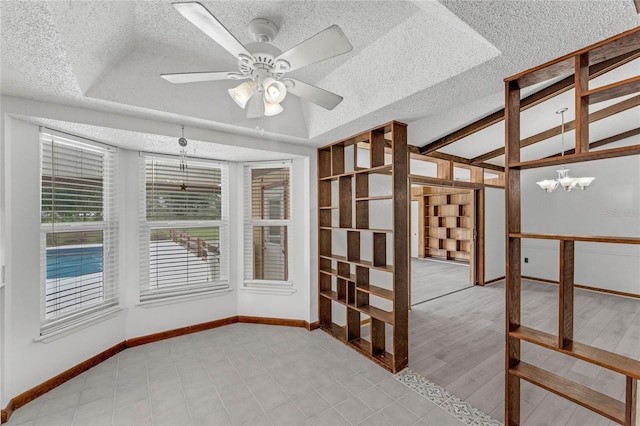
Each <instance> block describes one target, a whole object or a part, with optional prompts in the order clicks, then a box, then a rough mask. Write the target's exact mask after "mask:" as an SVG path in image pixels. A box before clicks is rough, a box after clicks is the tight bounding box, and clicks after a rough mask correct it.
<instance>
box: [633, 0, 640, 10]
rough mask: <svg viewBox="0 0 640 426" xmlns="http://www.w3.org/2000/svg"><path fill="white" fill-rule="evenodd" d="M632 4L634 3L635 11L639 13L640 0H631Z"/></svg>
mask: <svg viewBox="0 0 640 426" xmlns="http://www.w3.org/2000/svg"><path fill="white" fill-rule="evenodd" d="M633 4H635V5H636V11H637V12H638V13H640V0H633Z"/></svg>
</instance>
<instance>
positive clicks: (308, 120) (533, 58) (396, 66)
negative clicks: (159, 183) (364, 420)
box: [0, 0, 640, 164]
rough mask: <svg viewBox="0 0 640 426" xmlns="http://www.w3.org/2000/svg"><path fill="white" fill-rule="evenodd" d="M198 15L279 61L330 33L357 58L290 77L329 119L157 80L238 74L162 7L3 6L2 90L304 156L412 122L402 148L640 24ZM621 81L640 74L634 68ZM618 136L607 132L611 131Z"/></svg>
mask: <svg viewBox="0 0 640 426" xmlns="http://www.w3.org/2000/svg"><path fill="white" fill-rule="evenodd" d="M202 3H203V4H204V5H205V6H206V7H207V8H208V9H209V10H210V11H211V12H212V13H213V14H214V15H215V16H216V17H217V18H218V20H219V21H220V22H222V23H223V24H224V25H225V26H226V27H227V28H228V29H229V30H230V31H231V33H233V34H234V35H235V36H236V38H237V39H238V40H239V41H240V42H241V43H243V44H246V43H250V42H252V41H253V40H252V39H251V36H250V34H249V32H248V29H247V24H248V23H249V22H250V21H251V20H252V19H254V18H258V17H262V18H267V19H270V20H272V21H273V22H275V23H276V24H277V26H278V27H279V33H278V35H277V36H276V38H275V39H274V41H273V44H274V45H276V46H277V47H278V48H279V49H281V50H283V51H285V50H287V49H289V48H291V47H293V46H295V45H296V44H298V43H300V42H301V41H303V40H305V39H307V38H309V37H311V36H312V35H314V34H316V33H318V32H319V31H321V30H323V29H325V28H327V27H328V26H330V25H333V24H337V25H339V26H340V27H341V28H342V30H343V31H344V33H345V35H346V36H347V38H348V39H349V40H350V42H351V44H352V45H353V50H352V51H351V52H349V53H347V54H344V55H341V56H338V57H335V58H332V59H329V60H327V61H324V62H320V63H316V64H312V65H309V66H307V67H305V68H302V69H300V70H296V71H293V72H291V73H290V75H291V76H292V77H294V78H297V79H299V80H303V81H305V82H308V83H312V84H315V85H317V86H319V87H321V88H323V89H326V90H329V91H332V92H335V93H338V94H340V95H341V96H343V97H344V101H343V102H342V103H341V104H340V105H338V107H336V108H335V109H334V110H332V111H327V110H325V109H323V108H321V107H318V106H316V105H314V104H311V103H309V102H308V101H305V100H301V99H299V98H297V97H295V96H288V97H287V98H286V99H285V100H284V101H283V107H284V109H285V111H284V112H283V113H282V114H280V115H278V116H274V117H265V118H263V119H247V118H245V114H244V111H243V110H242V109H240V108H238V107H237V106H236V105H235V103H234V102H233V101H232V100H231V99H230V97H229V96H228V94H227V89H229V88H231V87H233V86H235V85H237V84H238V83H237V82H234V81H214V82H203V83H189V84H182V85H174V84H171V83H169V82H167V81H165V80H163V79H162V78H160V76H159V75H160V74H161V73H172V72H186V71H226V70H230V71H234V70H236V69H237V64H236V60H235V58H234V57H233V56H231V55H230V54H229V53H228V52H227V51H225V50H224V49H223V48H222V47H220V46H219V45H217V44H216V43H215V42H214V41H213V40H211V39H210V38H208V37H207V36H206V35H205V34H204V33H202V32H201V31H200V30H198V29H197V28H196V27H195V26H194V25H192V24H191V23H190V22H189V21H187V20H185V19H184V18H183V17H182V16H181V15H180V14H179V13H177V12H176V10H175V9H174V8H173V7H172V6H171V2H170V1H154V0H150V1H137V2H136V1H97V0H94V1H2V2H1V3H0V14H1V27H0V31H1V39H0V42H1V44H0V48H1V54H2V56H1V69H0V71H1V74H0V75H1V79H0V90H1V92H2V94H4V95H11V96H18V97H24V98H29V99H36V100H43V101H49V102H55V103H59V104H64V105H71V106H79V107H83V108H88V109H93V110H98V111H107V112H114V113H123V114H129V115H134V116H141V117H153V118H155V119H162V120H164V121H167V122H173V123H176V124H178V123H181V124H190V125H193V126H199V127H202V128H205V129H212V130H221V131H226V132H231V133H237V134H247V135H255V129H256V127H259V128H262V129H264V133H263V137H265V138H269V139H276V140H283V141H286V142H293V143H298V144H303V145H310V146H318V145H320V144H323V143H326V142H330V141H332V140H335V139H339V138H343V137H346V136H348V135H350V134H353V133H358V132H360V131H362V130H363V129H366V128H369V127H373V126H375V125H377V124H379V123H382V122H387V121H390V120H398V121H403V122H406V123H409V132H410V143H412V144H414V145H426V144H428V143H429V142H432V141H434V140H437V139H438V138H440V137H442V136H445V135H447V134H448V133H450V132H452V131H454V130H456V129H459V128H461V127H463V126H465V125H467V124H469V123H471V122H473V121H475V120H477V119H479V118H481V117H483V116H485V115H487V114H490V113H492V112H494V111H496V110H499V109H500V108H501V107H502V105H503V90H504V87H503V82H502V80H503V78H504V77H506V76H509V75H512V74H515V73H518V72H520V71H523V70H525V69H528V68H530V67H533V66H536V65H538V64H540V63H543V62H546V61H548V60H551V59H553V58H555V57H558V56H561V55H564V54H566V53H569V52H571V51H573V50H576V49H579V48H581V47H584V46H586V45H589V44H592V43H594V42H596V41H599V40H601V39H604V38H607V37H609V36H611V35H614V34H617V33H620V32H622V31H624V30H627V29H630V28H633V27H636V26H637V25H638V24H640V18H639V16H640V15H638V13H637V11H636V9H635V7H634V2H633V0H595V1H589V0H581V1H543V0H536V1H506V0H505V1H487V0H481V1H453V0H451V1H450V0H442V1H440V2H438V1H395V0H394V1H324V0H323V1H260V2H255V1H202ZM619 72H626V73H635V74H639V73H640V61H638V60H636V61H634V62H632V63H629V64H627V65H625V67H624V68H621V70H620V71H619ZM566 96H567V97H568V100H567V102H571V94H570V93H568V94H567V95H566ZM558 102H559V103H563V102H564V100H563V99H560V100H559V101H558ZM603 107H606V105H604V106H603ZM552 109H553V108H547V109H545V110H542V109H540V110H535V108H532V109H531V112H529V114H532V115H536V117H537V118H536V119H534V120H532V122H533V123H536V124H534V125H532V126H531V128H530V129H523V131H524V132H525V133H528V134H530V135H533V134H535V133H537V132H539V131H542V130H544V129H545V128H548V127H551V126H553V125H555V124H557V117H554V114H553V111H551V110H552ZM638 111H639V110H638V108H636V109H631V110H630V112H629V114H640V113H639V112H638ZM540 117H544V118H540ZM639 117H640V116H639ZM568 118H569V119H570V118H571V117H568ZM631 121H633V117H632V118H631ZM57 124H58V126H63V127H64V124H61V123H57ZM625 126H627V125H626V124H624V123H622V122H621V123H620V124H619V125H618V124H615V123H609V127H616V129H615V131H620V129H623V128H624V127H625ZM627 127H628V126H627ZM76 131H81V130H78V129H77V128H76ZM483 132H484V133H477V134H476V135H475V136H474V137H473V139H470V140H467V141H466V142H465V143H464V144H461V143H456V144H451V145H449V146H447V147H446V148H442V152H445V153H449V154H453V155H458V156H462V157H465V158H473V157H477V156H478V155H481V154H483V153H486V152H487V151H490V150H493V149H496V148H497V147H499V146H500V145H501V144H502V143H503V141H502V139H501V130H500V124H499V123H498V124H496V125H494V126H492V127H490V128H487V129H486V130H484V131H483ZM607 132H614V130H613V129H612V130H607V131H604V130H603V131H602V132H601V133H602V135H605V134H607ZM596 134H597V135H598V133H597V132H596ZM523 136H526V135H523ZM603 137H604V136H603ZM549 149H550V150H551V151H552V150H553V149H555V148H549ZM490 161H493V163H494V164H500V163H501V159H500V157H499V156H498V157H495V158H493V159H491V160H490Z"/></svg>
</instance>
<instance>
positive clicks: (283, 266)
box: [245, 164, 291, 281]
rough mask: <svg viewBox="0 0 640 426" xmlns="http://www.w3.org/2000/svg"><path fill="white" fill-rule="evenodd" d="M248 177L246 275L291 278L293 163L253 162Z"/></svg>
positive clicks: (260, 278) (259, 278)
mask: <svg viewBox="0 0 640 426" xmlns="http://www.w3.org/2000/svg"><path fill="white" fill-rule="evenodd" d="M245 180H246V182H247V187H246V188H247V190H246V191H247V196H246V203H245V212H246V214H245V279H246V280H249V281H288V280H289V257H290V249H289V248H290V246H291V244H290V238H291V235H290V234H291V233H290V226H289V225H290V219H291V218H290V216H291V199H290V197H291V167H290V166H289V165H288V164H287V165H250V166H248V167H247V169H246V172H245Z"/></svg>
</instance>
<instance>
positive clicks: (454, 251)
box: [412, 187, 474, 263]
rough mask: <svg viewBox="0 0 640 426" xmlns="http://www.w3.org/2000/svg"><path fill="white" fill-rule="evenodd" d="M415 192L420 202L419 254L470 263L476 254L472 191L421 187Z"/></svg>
mask: <svg viewBox="0 0 640 426" xmlns="http://www.w3.org/2000/svg"><path fill="white" fill-rule="evenodd" d="M412 192H413V199H416V198H417V199H418V201H419V203H420V204H419V206H418V207H419V209H418V211H419V213H418V215H419V218H418V222H419V223H418V241H419V247H418V257H420V258H435V259H443V260H455V261H459V262H464V263H469V262H470V260H471V257H472V254H473V232H474V193H473V190H457V189H453V188H436V187H421V188H414V189H413V190H412ZM420 242H421V243H420Z"/></svg>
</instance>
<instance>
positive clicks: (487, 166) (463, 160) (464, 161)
mask: <svg viewBox="0 0 640 426" xmlns="http://www.w3.org/2000/svg"><path fill="white" fill-rule="evenodd" d="M426 156H427V157H432V158H437V159H439V160H449V161H453V162H454V163H460V164H466V165H468V166H476V167H482V168H484V169H488V170H495V171H497V172H504V167H502V166H498V165H495V164H490V163H484V162H482V163H478V164H472V163H471V161H472V160H470V159H468V158H464V157H459V156H457V155H452V154H445V153H444V152H437V151H436V152H431V153H429V154H427V155H426Z"/></svg>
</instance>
